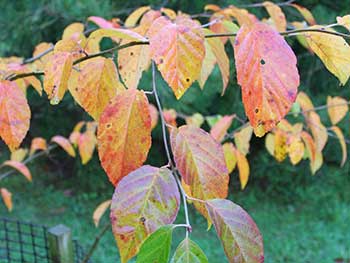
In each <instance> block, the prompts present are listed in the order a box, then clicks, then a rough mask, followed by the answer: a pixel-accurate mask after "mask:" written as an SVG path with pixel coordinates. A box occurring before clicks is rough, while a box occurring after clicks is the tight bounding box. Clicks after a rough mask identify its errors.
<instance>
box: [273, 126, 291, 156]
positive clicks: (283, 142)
mask: <svg viewBox="0 0 350 263" xmlns="http://www.w3.org/2000/svg"><path fill="white" fill-rule="evenodd" d="M287 150H288V148H287V133H286V132H284V131H282V130H280V129H278V130H276V132H275V142H274V151H273V155H274V157H275V158H276V160H277V161H278V162H282V161H283V160H284V159H285V158H286V157H287V153H288V151H287Z"/></svg>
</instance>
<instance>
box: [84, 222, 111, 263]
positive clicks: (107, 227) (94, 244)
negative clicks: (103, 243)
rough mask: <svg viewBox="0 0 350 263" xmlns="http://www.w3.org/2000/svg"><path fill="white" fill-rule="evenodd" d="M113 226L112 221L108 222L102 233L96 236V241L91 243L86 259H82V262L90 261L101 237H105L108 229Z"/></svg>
mask: <svg viewBox="0 0 350 263" xmlns="http://www.w3.org/2000/svg"><path fill="white" fill-rule="evenodd" d="M110 227H111V224H110V223H107V224H106V225H105V226H104V227H103V228H102V230H101V231H100V233H99V234H98V235H97V236H96V237H95V241H94V243H93V244H92V245H91V247H90V249H89V251H88V253H87V254H86V256H85V257H84V259H83V260H82V261H81V263H87V262H88V261H89V259H90V258H91V256H92V254H93V253H94V251H95V249H96V247H97V245H98V243H99V242H100V240H101V238H102V237H103V235H104V234H105V233H106V232H107V230H108V229H109V228H110Z"/></svg>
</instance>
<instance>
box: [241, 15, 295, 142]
mask: <svg viewBox="0 0 350 263" xmlns="http://www.w3.org/2000/svg"><path fill="white" fill-rule="evenodd" d="M235 60H236V68H237V79H238V83H239V84H240V85H241V87H242V97H243V104H244V108H245V111H246V114H247V116H248V118H249V121H250V124H251V125H252V127H253V128H254V133H255V134H256V135H257V136H259V137H261V136H263V135H264V134H265V133H266V132H268V131H270V130H271V129H272V128H273V127H275V125H276V123H277V122H279V121H280V120H281V119H283V117H284V116H285V115H286V114H287V113H288V111H289V110H290V108H291V107H292V104H293V102H294V101H295V98H296V93H297V88H298V86H299V74H298V70H297V67H296V62H297V60H296V57H295V55H294V53H293V51H292V49H291V48H290V47H289V45H288V44H287V42H286V41H285V40H284V39H283V37H281V36H280V35H279V34H278V32H276V31H275V30H273V29H272V28H271V27H270V26H268V25H266V24H263V23H260V22H257V23H255V24H253V25H252V26H251V27H248V26H245V25H243V26H242V28H241V29H240V30H239V31H238V34H237V37H236V44H235Z"/></svg>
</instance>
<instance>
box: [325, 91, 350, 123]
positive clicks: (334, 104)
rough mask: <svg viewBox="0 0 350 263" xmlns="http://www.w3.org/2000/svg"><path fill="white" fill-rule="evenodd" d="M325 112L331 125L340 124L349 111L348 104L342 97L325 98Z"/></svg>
mask: <svg viewBox="0 0 350 263" xmlns="http://www.w3.org/2000/svg"><path fill="white" fill-rule="evenodd" d="M327 110H328V115H329V118H330V119H331V122H332V124H333V125H336V124H337V123H338V122H340V121H341V120H342V119H343V118H344V117H345V115H346V113H347V112H348V110H349V107H348V102H347V101H346V100H345V99H343V98H342V97H333V98H332V97H330V96H328V97H327Z"/></svg>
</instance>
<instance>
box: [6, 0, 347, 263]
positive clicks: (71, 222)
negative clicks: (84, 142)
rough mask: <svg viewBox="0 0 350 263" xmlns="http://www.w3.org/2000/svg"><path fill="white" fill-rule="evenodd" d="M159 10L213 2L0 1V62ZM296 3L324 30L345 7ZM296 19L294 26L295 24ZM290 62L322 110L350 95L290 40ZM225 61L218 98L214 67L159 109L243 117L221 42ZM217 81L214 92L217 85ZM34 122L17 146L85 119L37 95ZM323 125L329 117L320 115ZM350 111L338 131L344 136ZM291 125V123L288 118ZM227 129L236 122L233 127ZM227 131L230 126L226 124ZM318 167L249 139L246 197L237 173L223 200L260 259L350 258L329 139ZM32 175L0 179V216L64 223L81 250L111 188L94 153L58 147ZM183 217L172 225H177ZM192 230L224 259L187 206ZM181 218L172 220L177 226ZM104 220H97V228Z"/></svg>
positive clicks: (343, 190)
mask: <svg viewBox="0 0 350 263" xmlns="http://www.w3.org/2000/svg"><path fill="white" fill-rule="evenodd" d="M251 2H253V1H224V0H222V1H215V4H218V5H221V6H226V5H228V4H237V5H239V4H247V3H251ZM164 3H167V5H166V6H167V7H170V8H174V9H175V10H182V11H184V12H189V13H200V12H202V10H203V7H204V5H205V4H207V3H214V1H202V0H194V1H186V0H180V1H172V0H170V1H159V0H158V1H156V0H148V1H139V0H135V1H121V0H114V1H102V0H101V1H96V0H94V1H93V0H85V1H84V0H62V1H59V0H51V1H49V0H37V1H30V0H17V1H0V57H5V56H11V55H16V56H23V57H30V56H31V53H32V51H33V48H34V47H35V45H36V44H38V43H39V42H41V41H47V42H53V43H54V42H55V41H57V40H58V39H60V37H61V34H62V31H63V29H64V27H65V26H67V25H68V24H70V23H72V22H75V21H81V22H85V21H86V17H88V16H92V15H95V16H102V17H104V18H107V19H110V18H112V17H120V18H121V19H124V18H125V16H126V14H128V13H130V12H131V11H132V10H133V9H135V8H136V7H138V6H142V5H148V4H151V5H152V6H153V7H155V8H157V7H159V6H161V5H163V4H164ZM297 3H299V4H301V5H304V6H306V7H308V8H309V9H310V10H312V12H313V14H314V16H315V18H316V20H317V21H318V22H319V23H324V24H331V23H334V22H335V17H336V16H337V15H345V14H349V13H350V5H349V1H335V0H333V1H331V0H323V1H316V0H305V1H297ZM283 10H284V11H285V13H286V14H287V18H288V19H289V21H294V20H297V19H298V18H300V17H299V16H298V15H297V13H295V12H294V10H292V9H291V8H287V7H286V8H283ZM250 11H251V12H253V13H256V14H258V15H259V17H262V16H266V13H265V11H264V10H263V9H261V8H254V9H250ZM299 20H300V19H299ZM288 41H289V43H290V44H291V45H292V47H293V49H294V51H295V52H296V54H297V55H298V68H299V71H300V74H301V80H302V83H301V86H300V89H301V90H304V91H305V92H306V93H307V94H309V95H310V96H311V98H312V100H313V102H314V104H315V105H322V104H325V103H326V99H327V95H331V96H335V95H339V96H343V97H345V98H347V99H349V98H350V89H349V84H347V85H346V87H340V86H339V82H338V80H337V79H336V78H335V77H334V76H333V75H331V74H330V73H329V72H328V71H327V70H326V69H325V68H324V66H323V65H322V63H321V62H320V60H319V59H318V58H317V57H315V56H312V55H310V54H309V53H308V52H307V51H306V50H305V49H303V48H302V47H301V46H300V45H299V44H298V43H297V42H296V41H295V39H294V38H288ZM227 52H228V54H229V56H230V58H231V66H232V67H231V76H232V77H231V79H230V83H229V87H228V89H227V92H226V94H225V95H224V96H223V97H221V96H220V93H221V90H220V89H221V79H220V74H219V72H218V69H216V70H215V71H214V73H213V74H212V75H211V76H210V78H209V80H208V83H207V84H206V86H205V89H204V92H202V91H201V90H200V89H199V87H198V85H197V84H195V85H194V87H192V88H191V89H190V90H189V91H188V92H187V93H186V94H185V96H184V97H183V99H181V100H180V101H176V100H175V98H174V96H173V94H172V93H171V91H170V89H169V88H168V87H167V85H166V84H165V83H164V82H163V81H161V80H160V77H158V78H157V79H158V82H159V84H158V85H159V88H158V89H159V90H160V93H161V94H160V96H161V99H162V102H163V104H164V107H165V108H175V109H176V110H178V111H180V112H182V113H185V114H191V113H194V112H200V113H202V114H203V115H214V114H232V113H237V114H238V115H239V116H242V117H243V116H244V111H243V106H242V102H241V93H240V88H239V86H237V84H236V78H235V72H234V67H233V65H234V62H233V51H232V48H231V47H230V46H229V45H227ZM150 83H151V82H150V74H149V73H148V74H147V73H146V74H144V77H143V79H142V81H141V84H140V87H141V88H144V89H148V88H149V87H150ZM217 83H220V85H217ZM28 96H29V102H30V106H31V109H32V121H31V128H30V131H29V134H28V136H27V139H26V141H25V142H24V145H25V144H27V145H28V142H29V141H30V139H31V138H33V137H38V136H42V137H44V138H46V139H49V138H51V137H52V136H53V135H56V134H62V135H65V136H68V135H69V133H70V131H71V130H72V128H73V127H74V125H75V123H76V122H77V121H79V120H82V119H84V120H89V117H88V116H87V115H86V113H85V112H84V111H83V110H82V109H81V108H80V107H79V106H78V105H75V103H74V102H73V100H72V98H71V97H70V95H68V94H67V95H66V96H65V99H64V100H63V102H62V103H60V104H59V105H58V106H51V105H49V102H48V101H47V99H46V98H45V97H43V98H40V97H39V96H38V95H37V94H36V93H34V92H29V94H28ZM319 113H320V115H321V118H322V120H323V121H324V123H325V124H326V125H327V126H330V122H329V120H328V117H327V112H326V111H322V112H319ZM349 119H350V118H349V114H348V115H347V117H346V119H345V120H343V121H342V124H341V128H343V130H344V131H345V136H346V137H348V138H349ZM290 120H291V121H292V122H293V121H296V120H298V119H295V118H294V117H291V119H290ZM235 125H237V126H238V125H239V124H238V123H237V124H235ZM232 128H235V127H232ZM0 147H1V150H0V158H1V159H2V160H4V159H6V158H8V150H7V148H6V147H5V146H4V145H3V144H1V145H0ZM324 155H325V158H324V162H325V164H324V166H323V167H322V168H321V170H320V171H319V172H318V173H317V174H316V175H315V176H311V173H310V172H309V163H308V161H303V162H302V163H301V164H299V165H298V166H296V167H294V166H292V165H291V164H289V163H288V160H287V161H285V162H283V163H277V162H276V161H275V160H274V159H273V157H271V156H270V155H269V154H268V153H267V151H266V150H265V148H264V140H263V139H257V138H253V140H252V143H251V152H250V154H249V155H248V159H249V162H250V165H251V177H250V181H249V183H248V186H247V188H246V190H244V191H241V190H240V187H239V181H238V178H237V177H238V176H237V172H234V173H233V174H232V176H231V186H230V190H231V194H230V199H231V200H233V201H235V202H236V203H238V204H240V205H242V206H243V207H244V208H245V209H246V210H247V211H248V212H249V213H250V214H251V215H252V216H253V218H254V219H255V220H256V222H257V224H258V226H259V228H260V230H261V232H262V234H263V237H264V245H265V251H266V252H265V254H266V257H265V258H266V262H292V263H294V262H296V263H299V262H300V263H304V262H310V263H313V262H335V261H334V260H335V259H337V258H343V259H348V260H349V259H350V231H349V230H350V228H349V222H350V171H349V169H350V164H349V160H348V162H347V164H346V165H345V166H344V167H343V168H339V163H340V160H341V151H340V146H339V144H338V141H337V140H334V139H332V138H329V142H328V144H327V146H326V149H325V151H324ZM148 162H149V163H151V164H154V165H162V164H164V163H165V155H164V154H163V148H162V144H161V139H160V127H157V128H156V129H155V131H154V132H153V146H152V150H151V153H150V156H149V160H148ZM30 169H31V171H32V173H33V176H34V181H33V183H32V184H28V183H27V182H25V181H24V179H23V178H22V177H20V176H11V177H10V178H7V179H6V180H4V181H1V187H3V186H4V187H7V188H8V189H9V190H11V191H12V192H13V194H14V196H13V198H14V210H13V212H12V213H8V212H7V211H6V209H5V207H4V206H3V205H2V204H1V205H0V215H1V216H7V217H11V218H17V219H21V220H26V221H31V222H36V223H43V224H46V225H49V226H52V225H55V224H58V223H64V224H66V225H68V226H69V227H71V228H72V229H73V233H74V235H75V236H76V237H78V239H79V241H80V242H81V243H82V244H83V245H84V247H87V246H89V245H90V244H91V242H92V240H93V238H94V236H95V235H96V234H97V232H98V230H97V229H95V227H94V225H93V222H92V219H91V216H92V212H93V210H94V208H95V207H96V206H97V205H98V204H99V203H100V202H102V201H104V200H106V199H109V198H110V197H111V195H112V193H113V187H112V186H111V185H110V184H109V182H108V180H107V177H106V175H105V173H104V172H103V170H102V168H101V167H100V164H99V161H98V157H97V154H96V153H95V156H94V158H93V159H92V161H90V162H89V163H88V164H87V165H85V166H82V165H81V164H80V160H78V159H72V158H70V157H68V156H67V155H66V154H64V153H63V152H62V151H61V150H57V151H55V152H54V153H53V154H52V155H50V158H43V159H41V160H38V161H37V162H35V163H33V164H31V165H30ZM182 219H183V216H182V212H181V213H180V214H179V216H178V220H180V221H181V222H182V221H183V220H182ZM191 220H192V224H193V227H194V232H193V234H192V237H193V239H194V240H195V241H197V242H198V243H199V244H200V246H201V247H202V248H203V249H204V250H205V252H206V254H207V256H208V258H209V262H213V263H221V262H225V261H224V260H225V259H224V256H223V250H222V248H221V246H220V244H219V242H218V240H217V238H216V236H215V232H214V230H213V229H212V230H210V231H209V232H206V223H205V222H204V220H203V219H202V218H201V217H200V216H199V215H198V214H197V213H195V212H194V210H193V209H191ZM180 221H179V222H180ZM107 222H108V216H105V217H104V219H103V222H102V224H104V223H107ZM181 238H183V233H182V232H181V230H177V231H176V232H175V238H174V242H173V243H174V246H175V245H176V244H177V243H178V242H179V241H180V240H181ZM117 258H118V251H117V248H116V247H115V242H114V239H113V237H112V234H111V233H110V232H109V233H108V234H107V235H106V236H104V237H103V239H102V241H101V244H100V246H99V248H98V249H97V250H96V252H95V254H94V256H93V259H94V262H119V261H118V260H117Z"/></svg>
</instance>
